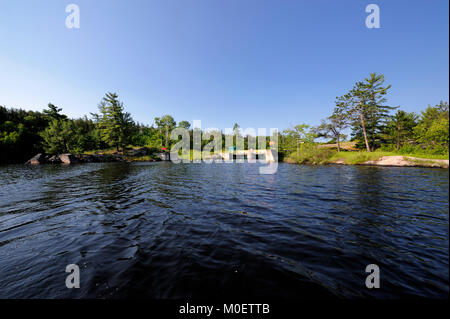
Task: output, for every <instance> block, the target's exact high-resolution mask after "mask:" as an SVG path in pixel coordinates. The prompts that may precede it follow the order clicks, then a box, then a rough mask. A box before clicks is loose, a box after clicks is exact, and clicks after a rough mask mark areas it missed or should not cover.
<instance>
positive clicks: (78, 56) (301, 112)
mask: <svg viewBox="0 0 450 319" xmlns="http://www.w3.org/2000/svg"><path fill="white" fill-rule="evenodd" d="M70 3H75V4H78V5H79V7H80V11H81V21H80V22H81V28H80V29H71V30H69V29H67V28H66V27H65V19H66V16H67V13H66V12H65V7H66V5H68V4H70ZM370 3H376V4H378V5H379V6H380V9H381V28H380V29H367V28H366V27H365V18H366V16H367V15H368V14H367V13H366V12H365V7H366V5H368V4H370ZM448 12H449V8H448V1H447V0H433V1H429V0H423V1H400V0H395V1H392V0H389V1H373V0H367V1H361V0H343V1H342V0H340V1H337V0H330V1H324V0H314V1H313V0H310V1H306V0H305V1H300V0H292V1H290V0H283V1H279V0H158V1H155V0H153V1H149V0H145V1H137V0H128V1H125V0H120V1H119V0H95V1H92V0H71V1H63V0H39V1H38V0H27V1H23V0H0V105H5V106H7V107H20V108H24V109H33V110H42V109H43V108H44V107H45V106H46V105H47V104H48V103H49V102H52V103H53V104H56V105H58V106H59V107H62V108H63V111H64V112H65V113H66V114H68V115H69V116H71V117H78V116H82V115H84V114H89V112H96V111H97V105H98V102H99V101H100V100H101V98H102V96H103V95H104V94H105V93H106V92H108V91H114V92H117V93H118V94H119V97H120V99H121V100H122V101H123V102H124V105H125V108H126V110H127V111H129V112H130V113H131V114H132V116H133V118H134V119H135V120H138V121H140V122H143V123H148V124H151V123H153V119H154V117H155V116H161V115H163V114H171V115H173V116H174V117H175V119H176V120H177V121H180V120H188V121H192V120H194V119H199V120H202V126H203V128H206V127H217V128H221V129H223V128H225V127H231V126H232V125H233V123H234V122H238V123H239V124H240V125H241V127H244V128H245V127H267V128H269V127H277V128H280V129H284V128H287V127H288V126H290V125H294V124H299V123H309V124H312V125H316V124H318V123H319V122H320V120H321V119H322V118H324V117H326V116H328V115H329V114H330V111H331V110H332V108H333V102H334V99H335V97H336V96H338V95H342V94H344V93H345V92H346V91H347V90H348V89H350V88H351V87H352V85H353V83H354V82H356V81H357V80H362V79H363V78H364V77H365V76H367V75H368V74H369V73H370V72H379V73H383V74H385V76H386V79H387V83H389V84H392V89H391V92H390V94H389V96H388V99H389V100H388V102H389V104H390V105H400V106H401V107H402V108H403V109H405V110H407V111H416V112H417V111H420V110H421V109H423V108H424V107H426V106H427V105H428V104H437V103H439V101H440V100H448V96H449V89H448V85H449V83H448V77H449V64H448V63H449V62H448V59H449V42H448V41H449V40H448V37H449V16H448Z"/></svg>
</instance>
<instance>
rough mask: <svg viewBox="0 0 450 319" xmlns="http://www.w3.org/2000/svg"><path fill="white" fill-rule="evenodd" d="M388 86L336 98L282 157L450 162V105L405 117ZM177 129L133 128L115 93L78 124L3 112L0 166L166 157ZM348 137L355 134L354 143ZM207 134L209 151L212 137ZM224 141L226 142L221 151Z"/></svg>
mask: <svg viewBox="0 0 450 319" xmlns="http://www.w3.org/2000/svg"><path fill="white" fill-rule="evenodd" d="M384 81H385V79H384V76H383V75H377V74H375V73H373V74H371V75H370V76H369V77H368V78H366V79H364V80H363V81H360V82H357V83H356V84H355V85H354V86H353V88H352V89H351V90H349V92H347V93H346V94H344V95H343V96H340V97H337V98H336V102H335V106H334V109H333V111H332V114H331V115H330V116H329V117H328V118H326V119H324V120H323V121H322V123H321V124H320V125H319V126H316V127H312V126H309V125H307V124H299V125H296V126H295V127H293V128H290V129H286V130H284V131H282V132H279V133H278V148H279V152H280V157H283V156H285V157H286V156H291V157H295V156H297V157H299V156H300V155H301V154H307V153H311V152H315V151H317V145H318V143H317V140H318V139H319V138H321V140H322V141H324V139H325V140H326V141H327V143H336V146H337V149H336V151H337V152H340V151H341V143H342V142H343V141H345V140H350V141H356V147H357V148H358V149H361V150H365V151H367V152H372V151H374V150H385V151H395V152H398V153H400V154H413V153H417V152H421V153H426V154H442V155H446V154H448V152H449V106H448V102H441V103H440V104H438V105H436V106H428V107H427V108H425V109H424V110H423V111H422V112H421V114H415V113H408V112H406V111H402V110H400V109H399V108H398V107H392V106H388V105H386V101H387V98H386V97H387V94H388V92H389V90H390V88H391V86H390V85H385V84H384ZM176 127H183V128H186V129H188V130H189V132H190V135H191V137H192V134H193V130H192V129H190V123H189V122H188V121H180V122H178V123H177V122H176V121H175V119H174V118H173V117H172V116H171V115H164V116H162V117H156V118H155V120H154V124H153V125H144V124H141V123H139V122H136V121H134V120H133V118H132V117H131V115H130V114H129V113H127V112H125V109H124V106H123V103H122V102H121V101H119V98H118V96H117V94H115V93H107V94H106V95H105V97H104V98H103V99H102V101H101V102H100V104H99V106H98V113H91V114H90V117H87V116H85V117H83V118H78V119H70V118H68V117H67V116H66V115H64V114H63V113H62V109H61V108H59V107H57V106H55V105H53V104H51V103H50V104H48V107H47V108H46V109H45V110H43V111H42V112H35V111H25V110H22V109H9V108H6V107H3V106H0V163H21V162H24V161H26V160H27V159H29V158H30V157H32V156H34V155H35V154H37V153H46V154H61V153H77V154H80V153H83V152H86V151H93V150H105V149H114V150H115V151H117V152H123V151H124V150H126V149H127V148H130V147H148V148H152V149H157V150H161V149H162V150H168V149H170V147H171V145H173V143H175V141H171V140H170V132H171V131H172V130H173V129H174V128H176ZM346 132H351V133H350V136H347V135H346V134H345V133H346ZM220 133H222V132H220ZM203 134H204V136H205V137H206V138H205V139H203V140H202V145H203V146H204V145H205V144H207V143H208V142H209V141H211V139H212V135H211V134H210V133H206V132H203ZM240 134H241V129H240V128H239V125H238V124H234V126H233V135H235V136H239V135H240ZM225 138H226V137H225V135H224V134H222V139H223V143H222V145H223V146H224V145H225ZM243 139H244V143H243V146H244V148H247V146H248V145H249V141H250V139H255V140H256V143H257V139H256V138H255V137H254V136H249V135H247V136H243ZM267 140H268V138H267ZM191 143H192V138H191ZM252 143H253V141H252ZM235 144H236V143H235ZM237 146H239V145H237ZM266 146H268V144H267V145H266Z"/></svg>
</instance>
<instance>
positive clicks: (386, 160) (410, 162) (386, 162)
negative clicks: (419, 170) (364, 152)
mask: <svg viewBox="0 0 450 319" xmlns="http://www.w3.org/2000/svg"><path fill="white" fill-rule="evenodd" d="M331 164H340V165H351V164H347V163H345V162H344V161H343V160H338V161H336V162H334V163H331ZM353 165H369V166H370V165H372V166H391V167H430V168H448V167H449V160H443V159H426V158H419V157H412V156H382V157H381V158H379V159H377V160H374V161H366V162H363V163H359V164H353Z"/></svg>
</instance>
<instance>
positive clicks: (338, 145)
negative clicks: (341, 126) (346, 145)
mask: <svg viewBox="0 0 450 319" xmlns="http://www.w3.org/2000/svg"><path fill="white" fill-rule="evenodd" d="M339 136H340V135H337V136H336V140H337V148H338V152H340V151H341V143H340V142H339Z"/></svg>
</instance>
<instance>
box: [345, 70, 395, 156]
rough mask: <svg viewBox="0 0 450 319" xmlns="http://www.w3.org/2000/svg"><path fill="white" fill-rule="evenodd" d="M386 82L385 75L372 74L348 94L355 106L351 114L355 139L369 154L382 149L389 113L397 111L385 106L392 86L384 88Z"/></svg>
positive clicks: (359, 146)
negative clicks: (379, 148)
mask: <svg viewBox="0 0 450 319" xmlns="http://www.w3.org/2000/svg"><path fill="white" fill-rule="evenodd" d="M384 81H385V79H384V75H383V74H378V75H377V74H376V73H371V74H370V76H369V77H368V78H365V79H364V81H361V82H357V83H356V84H355V85H354V87H353V89H352V90H350V92H349V93H348V96H349V98H350V99H351V100H352V105H353V106H352V109H351V112H350V115H351V117H352V119H353V125H352V126H353V133H352V135H353V139H356V140H358V141H359V143H358V144H357V145H356V146H357V147H358V148H366V150H367V151H369V152H370V151H372V150H374V149H376V148H378V147H380V145H381V143H382V134H383V132H384V130H385V127H386V121H387V120H388V119H389V112H390V110H393V109H395V107H391V106H387V105H385V102H386V98H385V96H386V94H387V91H388V90H389V89H390V88H391V86H390V85H387V86H383V84H384Z"/></svg>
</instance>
